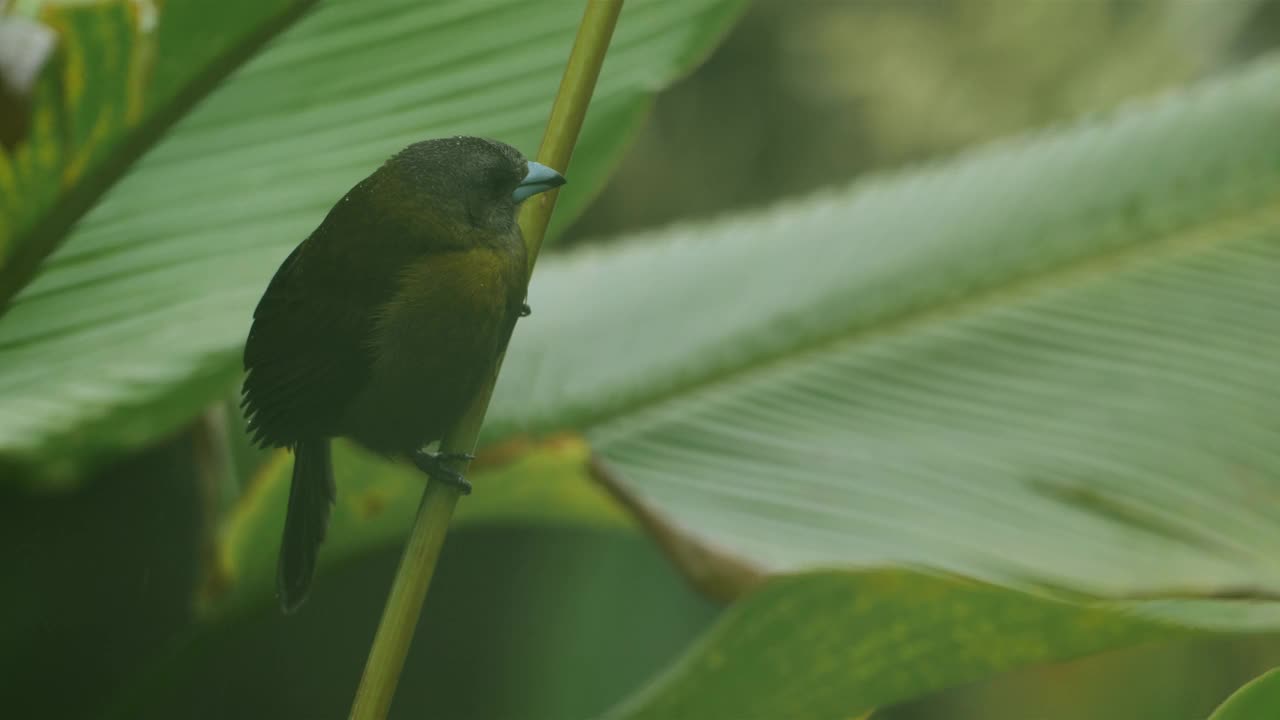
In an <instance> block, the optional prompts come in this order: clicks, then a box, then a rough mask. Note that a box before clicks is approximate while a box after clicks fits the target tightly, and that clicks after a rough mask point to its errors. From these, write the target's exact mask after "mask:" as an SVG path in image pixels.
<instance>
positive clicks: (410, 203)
mask: <svg viewBox="0 0 1280 720" xmlns="http://www.w3.org/2000/svg"><path fill="white" fill-rule="evenodd" d="M563 184H564V178H563V177H561V176H560V174H559V173H557V172H555V171H554V170H552V169H550V168H548V167H546V166H544V165H540V164H538V163H536V162H529V161H527V160H526V159H525V158H524V156H523V155H521V154H520V152H519V151H518V150H516V149H515V148H513V147H511V146H509V145H505V144H503V143H500V142H495V141H493V140H485V139H481V138H475V137H453V138H444V139H439V140H427V141H425V142H420V143H416V144H414V145H410V146H409V147H407V148H405V149H404V150H402V151H400V152H399V153H397V154H396V155H395V156H393V157H392V158H391V159H389V160H387V162H386V163H385V164H383V166H382V167H380V168H379V169H378V170H377V171H375V172H374V173H373V174H372V175H370V176H369V177H367V178H365V179H364V180H361V181H360V182H359V183H358V184H356V186H355V187H353V188H352V189H351V190H350V191H349V192H348V193H347V194H346V195H345V196H343V198H342V199H341V200H339V201H338V204H337V205H335V206H334V207H333V209H332V210H330V211H329V214H328V215H327V216H326V217H325V219H324V221H323V222H321V223H320V226H319V227H318V228H316V229H315V231H314V232H312V233H311V235H310V237H308V238H307V239H306V240H304V241H303V242H302V243H301V244H300V245H298V247H297V248H295V249H294V251H293V252H292V253H291V254H290V255H289V257H288V258H286V259H285V261H284V263H283V264H282V265H281V266H280V269H279V270H277V271H276V274H275V277H273V278H272V279H271V283H270V285H268V286H267V290H266V292H265V293H264V294H263V296H262V300H261V301H260V302H259V303H258V308H257V310H255V311H254V313H253V327H252V329H251V330H250V331H249V339H248V342H247V344H246V345H245V350H244V365H245V369H246V370H247V371H248V374H247V376H246V377H245V381H244V401H243V403H242V405H243V407H244V410H245V415H246V417H247V418H248V421H249V432H250V434H251V435H252V436H253V439H254V441H255V442H256V443H257V444H258V445H260V446H262V447H286V448H291V449H292V450H293V452H294V465H293V485H292V487H291V488H290V490H289V511H288V515H287V517H286V518H285V525H284V539H283V541H282V544H281V546H280V561H279V567H278V573H277V578H276V583H277V588H278V591H279V593H280V603H281V606H282V607H283V608H284V610H285V612H291V611H292V610H294V609H296V608H297V607H298V605H299V604H301V602H302V601H303V600H304V599H305V598H306V594H307V588H308V586H309V585H310V583H311V576H312V574H313V573H314V571H315V564H316V554H317V552H318V551H319V546H320V542H321V541H322V540H323V539H324V535H325V529H326V527H327V525H328V522H329V511H330V507H331V506H332V504H333V502H334V498H335V495H336V490H335V488H334V482H333V465H332V462H331V460H330V454H329V441H330V439H331V438H334V437H339V436H342V437H348V438H351V439H352V440H354V441H356V442H357V443H359V444H361V445H363V446H364V447H366V448H368V449H370V450H372V451H374V452H376V453H379V454H381V455H384V456H388V457H394V458H404V459H408V460H410V461H411V462H413V463H414V464H415V465H417V467H419V468H420V469H422V470H423V471H424V472H427V473H428V474H429V475H431V476H432V477H433V478H436V479H440V480H444V481H447V482H452V483H454V484H457V485H458V486H459V487H461V488H462V489H463V491H464V492H466V491H469V490H470V486H469V485H468V484H467V483H466V481H465V480H464V479H463V478H462V477H461V476H460V475H458V474H457V473H456V472H453V471H451V470H449V469H448V468H446V467H444V465H443V463H442V461H443V460H445V459H446V458H443V457H442V456H439V455H435V454H430V453H427V452H425V451H424V448H425V447H427V446H429V445H430V444H431V443H434V442H436V441H438V440H440V439H441V438H442V437H443V435H444V434H445V433H446V432H448V430H449V429H450V428H451V427H453V425H454V424H455V423H456V422H457V421H458V420H459V418H460V417H461V415H462V413H463V412H464V411H465V410H466V407H467V405H468V403H469V401H470V400H471V398H472V396H473V395H474V394H475V393H476V392H477V391H478V390H479V388H480V386H481V385H482V384H483V383H484V381H485V380H486V379H487V378H488V377H490V374H491V373H492V372H493V371H494V363H495V360H496V359H497V357H498V355H499V354H500V353H501V352H502V350H503V346H504V344H505V343H506V340H507V338H508V337H509V336H510V333H511V329H512V327H513V325H514V324H515V321H516V319H517V318H518V317H520V316H521V315H522V314H524V313H526V312H527V307H526V306H525V305H524V297H525V286H526V278H527V276H528V266H527V262H526V258H525V246H524V241H523V239H522V238H521V236H520V228H519V226H517V225H516V210H517V209H518V207H519V205H520V202H521V201H523V200H524V199H526V198H528V197H530V196H532V195H535V194H537V193H540V192H544V191H547V190H551V189H552V188H555V187H558V186H560V185H563Z"/></svg>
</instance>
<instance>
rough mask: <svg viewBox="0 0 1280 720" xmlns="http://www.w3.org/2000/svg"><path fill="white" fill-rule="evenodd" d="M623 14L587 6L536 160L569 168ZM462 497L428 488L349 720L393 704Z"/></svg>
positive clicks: (448, 443) (617, 8) (462, 428)
mask: <svg viewBox="0 0 1280 720" xmlns="http://www.w3.org/2000/svg"><path fill="white" fill-rule="evenodd" d="M621 11H622V0H589V2H588V3H587V7H586V12H584V13H583V16H582V22H581V24H580V25H579V26H578V35H577V37H576V38H575V39H574V43H573V51H572V52H571V53H570V55H569V63H568V65H567V66H566V67H565V71H564V77H563V78H562V79H561V81H560V89H559V91H558V92H557V93H556V99H555V103H554V105H553V106H552V108H551V117H550V118H549V119H548V120H547V129H546V132H545V133H544V134H543V137H542V145H541V146H540V147H539V148H538V156H537V159H538V162H541V163H543V164H545V165H548V166H550V167H553V168H556V169H559V170H565V169H566V168H568V166H569V159H570V157H571V156H572V155H573V146H574V145H575V144H576V143H577V141H578V134H579V132H580V131H581V130H582V121H583V119H584V118H585V117H586V114H587V106H588V105H589V104H590V102H591V94H592V92H593V91H594V90H595V86H596V78H598V77H599V75H600V67H601V66H602V65H603V64H604V56H605V53H606V52H607V51H608V49H609V41H610V39H611V38H612V37H613V28H614V26H615V25H617V22H618V14H619V13H620V12H621ZM558 195H559V193H558V192H556V191H552V192H548V193H545V194H543V195H540V196H537V197H535V198H532V199H530V200H529V201H528V202H526V203H525V206H524V208H523V209H522V211H521V214H520V229H521V231H522V233H523V234H524V241H525V244H526V245H527V246H528V248H529V272H530V273H532V272H533V266H534V263H535V262H536V260H537V258H538V251H539V250H540V249H541V248H542V238H543V236H544V235H545V234H546V231H547V222H548V221H549V220H550V219H551V211H552V210H553V209H554V208H555V202H556V198H557V196H558ZM501 365H502V359H501V358H499V359H498V362H497V367H499V368H500V367H501ZM496 381H497V370H496V368H495V372H494V374H493V378H492V379H491V380H490V382H489V383H487V384H486V386H485V388H484V389H483V390H482V391H481V392H479V393H477V395H476V397H475V399H474V400H473V401H472V404H471V407H470V408H469V409H468V411H467V413H466V415H464V416H463V418H462V420H461V421H460V422H459V423H458V425H457V427H455V428H454V429H453V431H452V432H450V433H449V435H448V436H447V437H446V438H445V440H444V442H442V443H441V450H444V451H450V452H458V451H468V452H469V451H471V450H474V449H475V446H476V439H477V438H478V437H479V435H480V426H481V425H482V424H483V423H484V416H485V412H486V411H487V410H488V408H489V398H490V397H491V396H492V395H493V388H494V385H495V383H496ZM455 469H457V470H459V471H460V472H466V464H465V463H459V464H458V465H457V466H455ZM458 498H459V495H458V491H457V489H456V488H454V487H453V486H451V485H447V484H445V483H439V482H428V483H427V488H426V490H425V491H424V492H423V495H422V503H421V504H420V505H419V506H418V515H417V518H416V519H415V520H414V524H413V529H412V530H411V531H410V535H409V542H408V545H407V546H406V547H405V551H404V555H403V557H401V559H400V567H399V569H398V570H397V571H396V577H395V580H394V581H393V582H392V585H391V595H390V596H389V597H388V598H387V605H386V607H385V608H384V609H383V611H382V620H381V621H380V622H379V623H378V631H377V633H376V634H375V635H374V638H373V647H372V648H370V650H369V658H368V660H367V661H366V662H365V667H364V674H363V675H362V676H361V677H360V685H359V687H358V688H356V697H355V701H354V703H352V706H351V715H350V717H351V720H382V719H383V718H385V717H386V716H387V712H388V710H390V708H391V699H392V697H393V696H394V695H395V691H396V684H397V682H398V681H399V679H400V672H401V670H402V669H403V668H404V659H405V656H406V655H407V654H408V652H409V645H410V643H411V642H412V640H413V633H414V630H415V629H416V628H417V625H418V617H419V615H421V612H422V603H423V601H424V600H425V599H426V596H427V588H428V587H429V586H430V585H431V577H432V575H434V574H435V569H436V561H437V560H438V559H439V558H440V550H441V548H442V547H444V539H445V534H446V533H447V532H448V530H449V521H450V519H451V518H452V517H453V509H454V507H456V506H457V504H458Z"/></svg>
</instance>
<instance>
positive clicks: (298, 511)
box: [276, 438, 336, 613]
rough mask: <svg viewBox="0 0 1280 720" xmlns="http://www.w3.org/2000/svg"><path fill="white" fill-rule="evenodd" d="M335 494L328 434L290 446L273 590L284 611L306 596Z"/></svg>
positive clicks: (287, 610) (297, 604) (292, 608)
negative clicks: (289, 469) (290, 463)
mask: <svg viewBox="0 0 1280 720" xmlns="http://www.w3.org/2000/svg"><path fill="white" fill-rule="evenodd" d="M335 495H336V491H335V489H334V486H333V460H332V458H331V457H330V455H329V440H328V438H316V439H311V440H303V441H302V442H299V443H298V444H297V445H295V446H294V448H293V485H292V486H291V487H290V488H289V511H288V514H287V515H285V519H284V539H283V540H282V541H281V543H280V563H279V567H278V568H277V569H276V590H277V591H278V592H279V593H280V607H281V608H282V609H283V610H284V611H285V612H286V613H290V612H293V611H294V610H297V609H298V606H299V605H301V604H302V601H303V600H305V599H306V598H307V590H308V588H309V587H310V586H311V576H312V575H313V574H314V573H315V569H316V555H317V554H318V553H319V551H320V543H321V541H323V540H324V533H325V530H326V529H327V528H328V527H329V510H330V508H331V507H332V506H333V500H334V497H335Z"/></svg>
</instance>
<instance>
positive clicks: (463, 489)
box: [413, 450, 476, 495]
mask: <svg viewBox="0 0 1280 720" xmlns="http://www.w3.org/2000/svg"><path fill="white" fill-rule="evenodd" d="M475 459H476V456H475V455H472V454H471V453H429V452H427V451H426V450H419V451H418V452H416V453H414V454H413V464H414V466H416V467H417V468H418V469H419V470H421V471H422V472H424V473H426V474H427V477H429V478H431V479H432V480H439V481H440V482H443V483H448V484H450V485H452V486H454V487H455V488H457V489H458V492H460V493H462V494H463V495H470V494H471V483H469V482H467V479H466V478H464V477H462V473H460V472H458V471H457V470H454V469H453V468H451V467H449V466H448V464H447V463H451V462H458V461H461V460H466V461H471V460H475Z"/></svg>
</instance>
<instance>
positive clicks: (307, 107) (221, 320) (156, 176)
mask: <svg viewBox="0 0 1280 720" xmlns="http://www.w3.org/2000/svg"><path fill="white" fill-rule="evenodd" d="M182 5H183V4H182V3H169V4H166V5H165V7H164V13H168V12H169V11H170V8H171V6H173V7H181V6H182ZM741 5H742V2H741V0H696V1H689V0H639V1H637V2H629V3H627V4H626V8H625V10H624V11H623V15H622V18H621V20H620V25H619V27H618V31H617V34H616V37H615V39H614V42H613V45H612V47H611V49H610V52H609V58H608V60H607V61H606V63H605V68H604V71H603V73H602V76H601V78H600V82H599V86H598V89H597V91H596V99H595V101H594V103H593V105H592V109H591V112H590V114H589V117H588V119H587V124H586V127H585V129H584V131H583V136H582V140H581V142H580V144H579V146H578V150H577V152H576V154H575V160H574V162H573V165H572V167H571V168H569V170H568V173H567V174H568V176H569V177H570V178H571V183H570V185H569V187H568V188H567V189H566V191H565V192H564V193H562V195H561V200H560V205H561V215H560V218H561V222H563V221H564V220H565V219H566V218H568V217H570V216H572V215H573V214H574V213H575V212H576V211H577V210H578V209H580V208H581V207H582V205H583V204H584V203H585V202H586V201H587V200H588V199H589V198H590V196H591V194H592V193H593V192H594V191H595V190H596V189H597V188H598V187H599V186H600V184H601V182H602V181H603V178H604V175H605V173H606V172H607V171H608V170H609V168H610V167H611V166H612V164H613V163H614V161H615V160H616V159H617V157H618V155H619V153H620V152H621V150H622V148H623V146H624V145H625V143H626V142H627V140H628V137H629V135H630V132H631V130H632V129H633V128H634V126H635V125H636V123H637V122H638V120H639V119H640V117H641V116H642V114H643V110H644V108H645V106H646V104H647V102H648V99H649V97H650V96H651V95H652V94H653V92H654V91H656V90H657V89H659V88H661V87H662V86H664V85H665V84H667V83H670V82H671V81H672V80H673V79H674V78H675V77H677V76H678V75H679V74H680V73H682V72H684V71H685V70H687V69H688V68H689V67H691V66H692V65H693V63H694V62H695V61H696V60H698V59H699V58H700V57H701V56H702V54H704V53H705V52H706V51H707V50H708V49H709V48H710V46H711V45H712V44H713V42H714V40H715V39H716V38H717V37H718V36H719V35H720V34H721V33H722V32H723V31H724V30H725V28H727V27H728V25H729V24H730V22H731V20H732V19H733V18H734V17H735V16H736V14H737V12H738V11H739V9H740V8H741ZM580 15H581V6H580V5H579V4H577V3H568V2H534V3H531V2H524V1H521V0H486V1H485V2H476V1H474V0H466V1H465V2H451V3H420V2H408V1H405V0H377V1H376V2H358V3H341V2H329V3H324V4H322V5H321V6H320V7H319V8H318V9H317V10H316V11H315V12H314V13H312V14H310V15H308V16H307V17H306V18H305V19H304V20H302V21H301V22H299V23H297V24H296V25H295V26H294V27H293V28H292V29H290V30H289V31H288V32H287V33H285V34H284V35H283V36H281V37H280V38H279V40H278V41H277V42H276V43H274V44H273V45H271V46H270V48H269V49H268V50H267V51H265V52H263V53H262V54H261V55H259V56H258V57H256V58H255V59H254V60H253V61H251V62H250V63H248V64H247V65H246V66H245V67H244V68H243V69H242V70H241V71H240V72H239V73H237V74H236V75H235V76H234V78H233V79H232V80H231V81H230V82H229V83H228V84H226V85H225V86H223V87H222V88H221V89H220V90H218V91H217V92H215V93H214V94H213V95H211V96H210V97H209V98H208V99H207V100H206V101H205V102H204V103H203V104H202V105H201V106H200V107H199V108H198V109H197V110H196V111H195V112H193V113H192V114H191V115H189V116H188V117H186V118H185V119H184V120H183V121H182V122H181V123H179V124H178V126H177V127H175V128H174V130H173V132H172V133H171V134H170V135H169V136H167V137H166V138H165V139H164V140H162V141H161V142H160V143H159V144H158V145H157V146H156V147H155V148H154V150H152V152H150V153H149V154H148V155H147V156H146V157H145V158H144V159H143V160H142V161H141V162H139V163H138V164H137V165H136V167H135V168H134V169H133V171H132V173H131V174H130V175H129V176H128V177H127V178H125V179H124V180H123V181H122V182H121V183H120V184H119V185H118V186H117V187H115V188H114V189H113V191H112V192H111V194H110V195H109V197H108V198H107V199H106V200H105V201H104V202H103V203H102V204H101V205H99V206H98V207H96V208H95V209H94V210H93V211H92V212H91V213H89V215H88V216H86V217H85V219H84V221H83V222H82V223H81V225H80V226H79V228H78V229H77V230H76V232H75V233H74V234H73V236H72V237H71V238H70V240H69V241H68V243H67V244H66V245H65V247H63V249H62V250H61V251H59V252H58V253H56V254H55V255H54V256H53V257H51V258H50V260H49V262H48V263H47V265H46V267H45V268H44V269H43V271H42V273H41V274H40V276H39V277H38V278H37V279H36V280H35V281H34V282H33V283H32V284H31V285H30V286H28V287H27V288H26V289H25V290H24V292H23V293H22V294H21V295H20V296H19V297H18V299H17V300H16V302H15V304H14V306H13V307H12V309H11V310H10V311H9V313H8V314H7V315H6V316H5V317H4V319H3V322H0V397H3V398H4V402H3V403H0V460H2V461H3V462H4V463H5V464H7V465H9V466H11V467H14V468H17V469H23V470H30V469H32V468H38V470H39V475H40V476H41V477H44V478H52V479H55V480H57V479H61V480H70V479H72V478H73V477H74V470H75V468H76V467H77V466H78V465H79V464H81V463H82V462H83V461H85V460H86V459H90V458H93V457H95V456H97V455H100V454H102V453H105V452H110V451H112V450H116V449H119V448H122V447H130V446H134V445H137V444H139V443H143V442H146V441H148V440H151V439H154V438H155V437H156V435H157V434H158V433H163V432H167V431H169V430H171V429H173V428H174V427H175V426H177V425H178V424H179V423H181V422H182V421H184V420H186V419H188V418H190V417H191V416H192V415H193V413H195V412H196V411H197V410H198V409H199V408H201V407H202V406H204V405H205V404H207V403H208V402H209V401H210V400H211V399H212V398H213V397H215V396H216V395H217V394H218V393H220V392H221V391H222V390H223V389H224V388H226V387H227V386H228V385H230V384H231V383H232V382H233V381H234V379H235V378H236V376H237V374H238V372H239V361H238V355H239V350H240V346H241V343H242V342H243V340H244V336H245V334H246V332H247V328H248V321H249V317H250V314H251V312H252V309H253V305H254V303H255V302H256V299H257V296H258V295H260V294H261V292H262V288H263V287H264V286H265V284H266V282H267V279H268V278H269V277H270V275H271V273H272V272H273V271H274V269H275V268H276V266H277V265H278V264H279V262H280V260H281V259H283V258H284V256H285V255H286V254H287V253H288V251H289V249H290V248H291V247H292V246H293V245H295V244H296V243H297V242H299V241H300V240H301V239H302V238H303V237H305V235H306V233H307V232H309V231H310V230H311V229H312V228H313V227H314V226H315V224H316V223H318V222H319V220H320V218H321V217H322V216H323V214H324V212H325V211H326V210H327V209H328V207H329V206H330V205H331V204H332V203H333V202H334V200H335V199H336V198H338V197H339V196H340V195H341V194H342V192H344V191H345V190H346V189H347V188H348V187H350V186H351V185H352V184H353V183H354V182H355V181H356V180H358V179H359V178H360V177H363V176H364V175H366V174H368V173H369V172H370V171H371V170H372V169H373V168H375V167H376V166H377V165H378V164H379V163H380V162H381V161H382V160H383V159H385V158H386V157H387V156H388V155H390V154H391V153H393V152H395V151H396V150H398V149H400V148H401V147H403V146H405V145H407V144H409V143H410V142H413V141H415V140H418V139H422V138H424V137H431V136H438V135H445V134H450V133H468V134H480V135H489V136H494V137H498V138H501V139H504V140H507V141H509V142H511V143H513V144H515V145H517V146H519V147H521V148H523V149H524V150H525V151H526V152H528V153H533V152H534V151H535V150H536V146H537V143H538V140H539V137H540V134H541V129H542V125H543V123H544V122H545V119H546V116H547V112H548V110H549V108H550V103H551V100H552V98H553V97H554V95H555V90H556V87H557V85H558V83H559V79H560V74H561V71H562V69H563V67H564V63H565V60H566V58H567V56H568V51H569V47H570V45H571V43H572V38H573V35H574V32H575V29H576V25H577V21H578V19H579V17H580ZM167 17H168V16H167V14H162V17H161V24H162V25H163V23H164V22H165V18H167ZM158 52H159V53H160V55H161V57H168V55H166V54H165V53H166V48H165V46H164V45H163V43H162V44H161V47H159V49H158ZM173 52H185V50H174V51H173ZM158 67H167V64H166V63H159V65H158ZM8 474H9V475H19V474H23V475H29V474H30V473H29V472H24V473H18V472H11V473H8Z"/></svg>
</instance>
